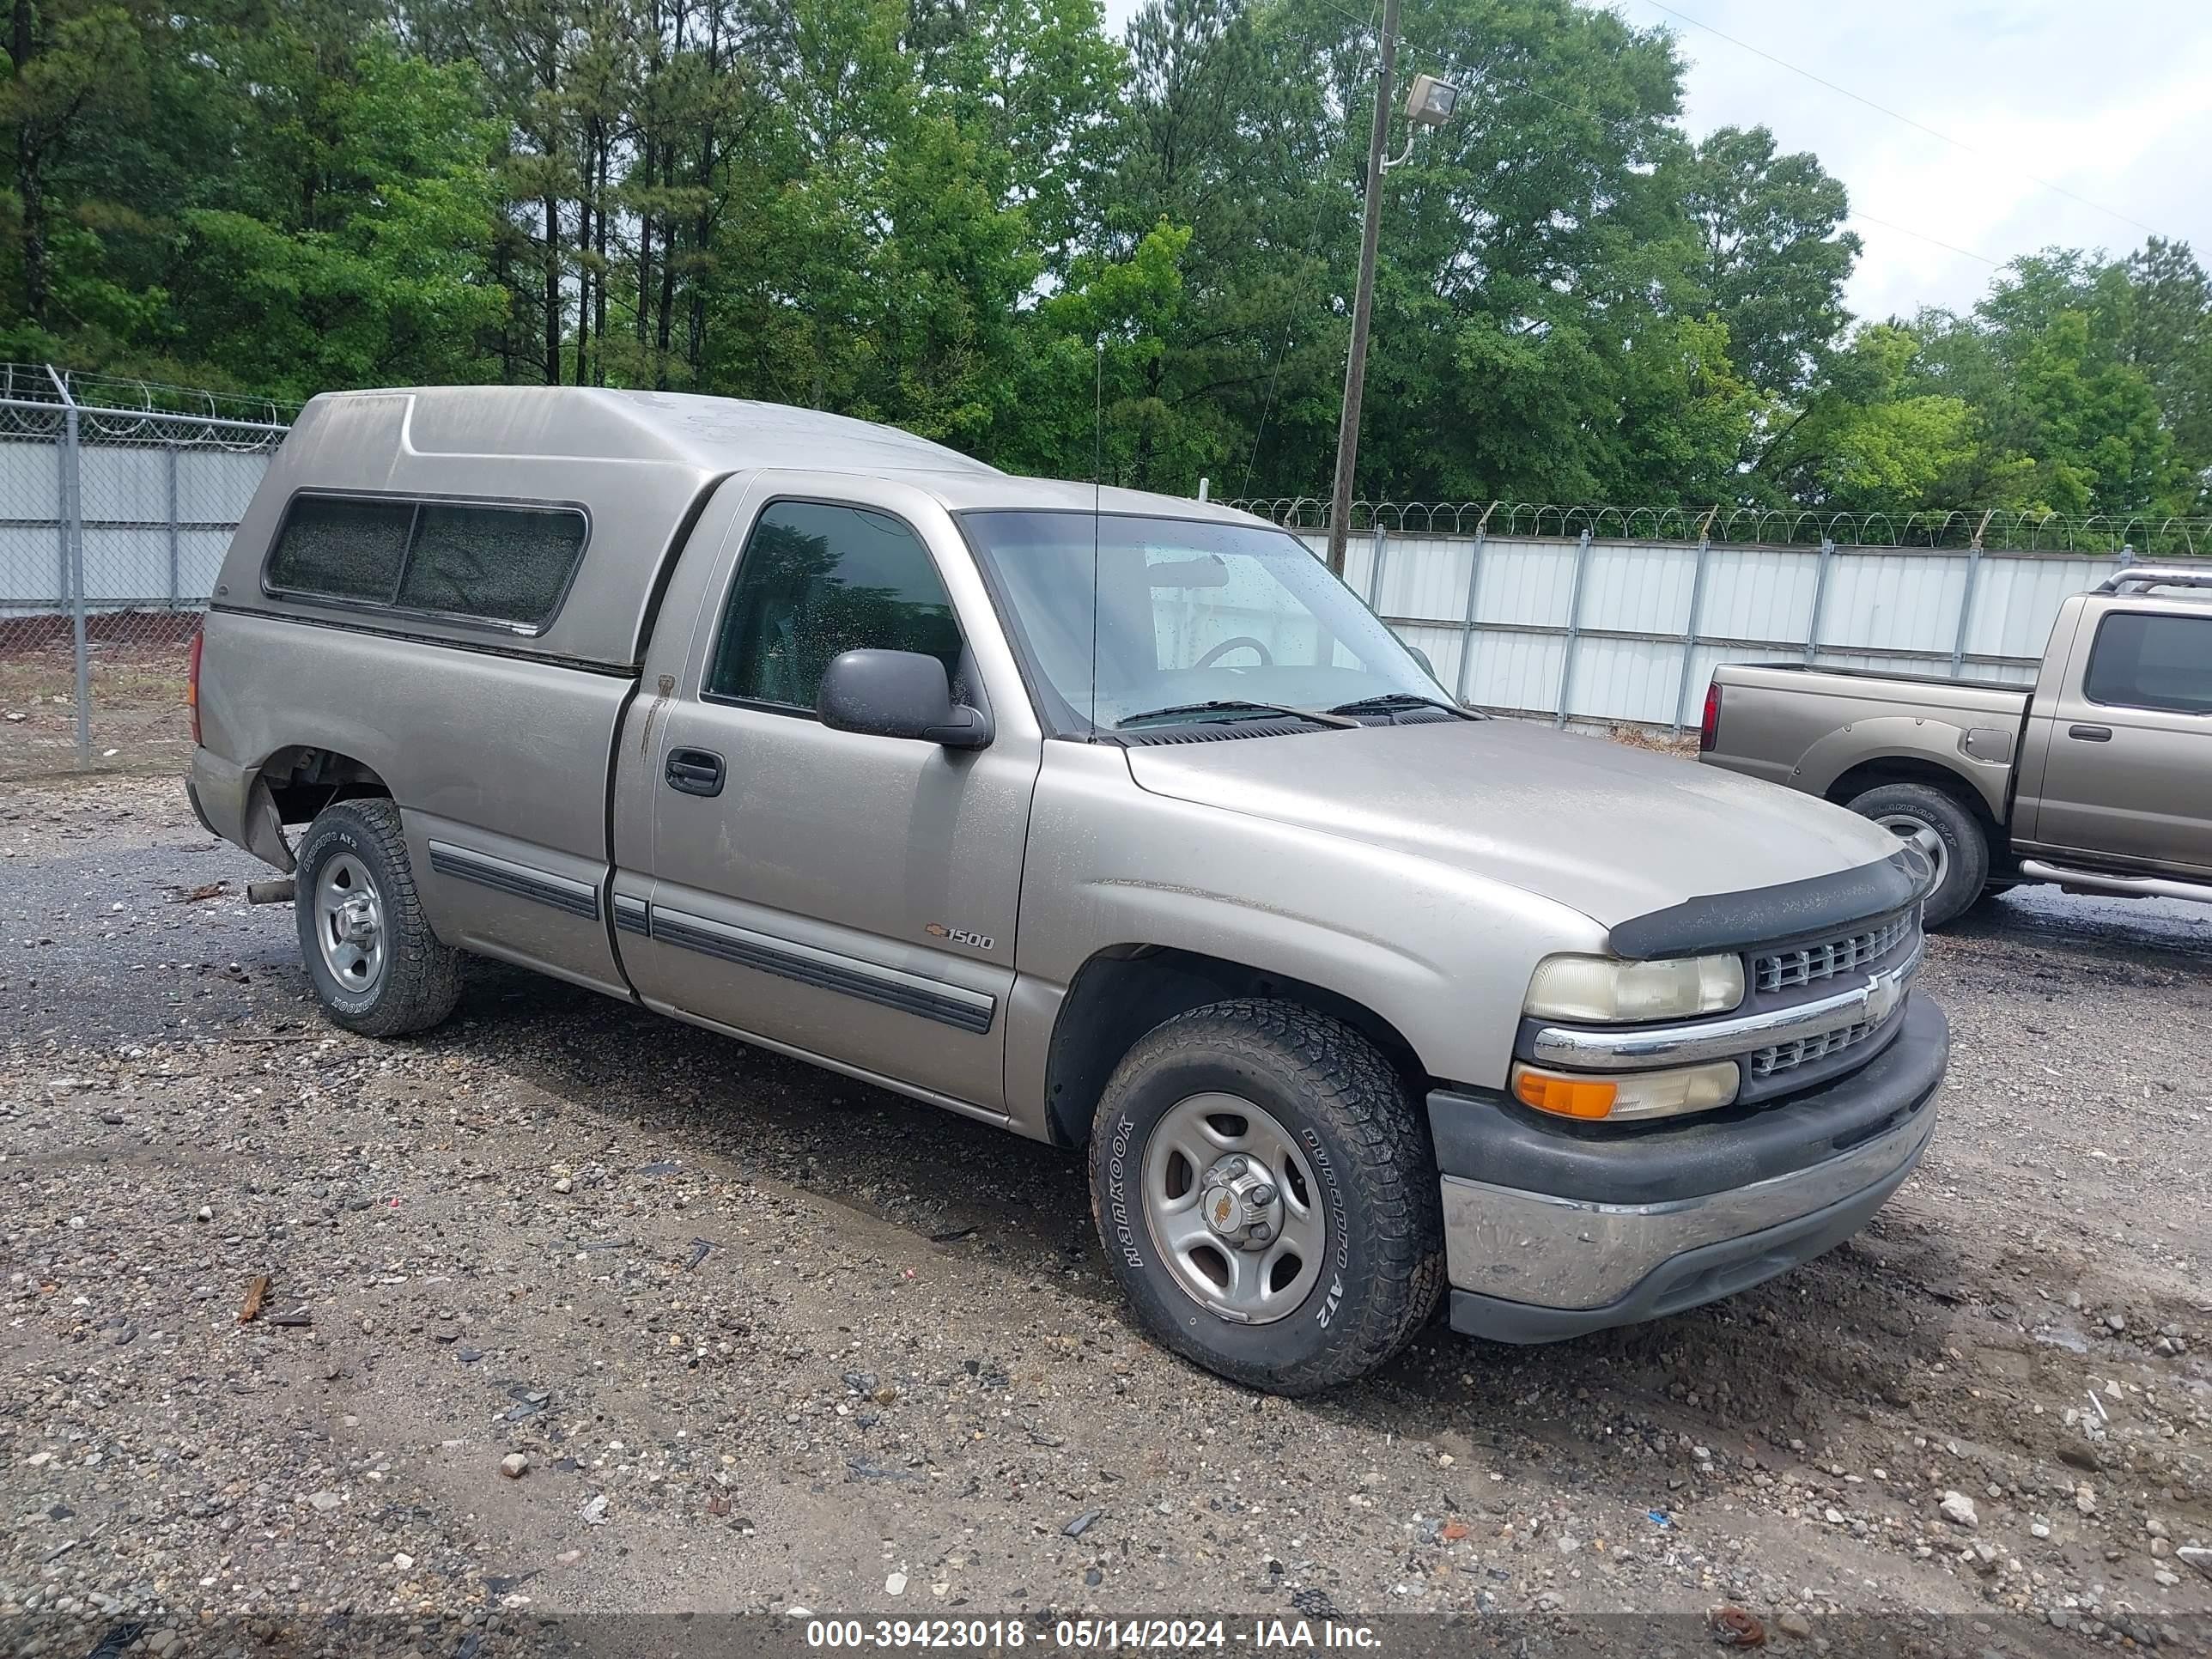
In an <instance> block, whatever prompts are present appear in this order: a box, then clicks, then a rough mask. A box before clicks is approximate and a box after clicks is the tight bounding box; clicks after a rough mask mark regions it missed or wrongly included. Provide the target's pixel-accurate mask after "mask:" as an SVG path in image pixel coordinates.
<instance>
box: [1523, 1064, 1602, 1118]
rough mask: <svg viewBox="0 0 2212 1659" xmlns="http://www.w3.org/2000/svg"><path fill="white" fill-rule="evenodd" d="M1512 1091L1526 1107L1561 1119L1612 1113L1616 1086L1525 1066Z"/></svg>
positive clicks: (1600, 1115)
mask: <svg viewBox="0 0 2212 1659" xmlns="http://www.w3.org/2000/svg"><path fill="white" fill-rule="evenodd" d="M1513 1091H1514V1093H1515V1094H1516V1095H1518V1096H1519V1097H1520V1098H1521V1103H1522V1105H1524V1106H1534V1108H1535V1109H1537V1110H1538V1111H1540V1112H1553V1113H1556V1114H1558V1115H1559V1116H1561V1117H1604V1116H1606V1115H1607V1114H1608V1113H1610V1112H1611V1111H1612V1110H1613V1097H1615V1096H1616V1095H1618V1094H1619V1093H1620V1088H1619V1086H1618V1085H1614V1084H1611V1083H1603V1082H1597V1081H1594V1080H1592V1079H1589V1078H1572V1077H1553V1076H1552V1075H1551V1074H1550V1073H1546V1072H1535V1071H1531V1070H1529V1069H1528V1067H1527V1066H1522V1067H1521V1068H1520V1069H1519V1071H1518V1072H1517V1073H1516V1075H1515V1077H1514V1079H1513Z"/></svg>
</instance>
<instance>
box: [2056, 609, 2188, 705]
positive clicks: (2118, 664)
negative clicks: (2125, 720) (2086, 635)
mask: <svg viewBox="0 0 2212 1659" xmlns="http://www.w3.org/2000/svg"><path fill="white" fill-rule="evenodd" d="M2081 691H2082V695H2083V696H2087V698H2088V699H2089V701H2090V702H2100V703H2109V704H2112V705H2114V706H2116V707H2118V708H2160V709H2165V710H2166V711H2167V712H2169V713H2172V714H2212V617H2172V616H2158V615H2154V614H2152V613H2151V612H2149V611H2115V612H2114V613H2112V615H2110V616H2107V617H2106V618H2105V620H2104V621H2103V622H2102V623H2100V624H2099V625H2098V629H2097V640H2096V643H2095V644H2094V645H2093V646H2092V647H2090V649H2089V667H2088V671H2087V673H2086V674H2084V675H2083V676H2082V682H2081Z"/></svg>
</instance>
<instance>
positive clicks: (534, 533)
mask: <svg viewBox="0 0 2212 1659" xmlns="http://www.w3.org/2000/svg"><path fill="white" fill-rule="evenodd" d="M583 548H584V517H583V514H582V513H572V512H568V511H566V510H562V509H556V508H548V507H463V506H457V505H454V504H453V503H450V502H446V501H425V502H423V503H422V514H421V517H420V518H418V519H417V520H416V526H415V548H414V551H413V552H412V553H411V554H410V555H409V556H408V560H407V574H406V577H405V579H404V580H402V581H401V583H400V584H399V603H400V604H401V605H404V606H406V607H408V608H409V609H410V610H416V611H453V612H456V613H458V614H459V615H461V616H464V617H484V618H485V619H487V620H489V621H492V622H506V623H526V624H529V625H531V626H533V627H534V626H538V625H540V624H542V623H544V622H545V621H546V619H547V618H549V617H551V616H552V614H553V611H554V609H555V607H556V606H557V605H559V604H560V603H561V595H562V592H563V591H565V590H566V589H567V587H568V574H569V572H571V571H572V570H574V568H576V556H577V555H578V554H579V553H580V552H582V551H583Z"/></svg>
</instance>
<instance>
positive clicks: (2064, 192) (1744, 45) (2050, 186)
mask: <svg viewBox="0 0 2212 1659" xmlns="http://www.w3.org/2000/svg"><path fill="white" fill-rule="evenodd" d="M1645 3H1646V4H1648V5H1649V6H1650V7H1651V9H1653V10H1655V11H1663V12H1665V13H1666V14H1667V15H1668V16H1669V17H1679V18H1680V19H1681V21H1684V22H1685V23H1687V24H1689V25H1690V27H1692V28H1700V29H1703V30H1705V33H1708V34H1712V35H1717V36H1719V38H1720V39H1722V40H1725V41H1727V42H1728V43H1729V45H1730V46H1735V47H1738V48H1740V49H1741V50H1742V51H1745V52H1749V53H1751V54H1752V56H1753V57H1754V58H1765V60H1766V61H1767V62H1768V63H1770V64H1774V65H1775V66H1776V67H1777V68H1778V69H1786V70H1789V71H1790V73H1791V74H1792V75H1798V76H1803V77H1804V78H1805V79H1806V80H1808V81H1810V82H1813V83H1814V85H1816V86H1822V87H1826V88H1827V89H1828V90H1829V91H1830V92H1833V93H1839V94H1842V95H1843V96H1844V97H1845V98H1848V99H1850V100H1851V101H1852V102H1853V103H1855V104H1863V105H1865V106H1867V107H1868V108H1869V109H1870V110H1873V111H1875V112H1876V113H1878V114H1881V115H1887V117H1889V118H1890V119H1891V120H1893V121H1902V122H1904V123H1905V125H1906V126H1908V127H1911V128H1913V129H1914V130H1916V131H1920V132H1924V133H1926V134H1927V135H1928V136H1929V137H1930V138H1940V139H1942V141H1943V143H1947V144H1949V145H1951V146H1952V147H1953V148H1954V149H1962V150H1964V151H1966V154H1967V155H1978V156H1980V157H1981V158H1982V159H1983V160H1984V161H1994V162H1996V164H1997V165H1998V166H2000V167H2006V166H2009V164H2008V163H2007V162H2006V161H2003V160H2002V158H2001V157H1998V156H1994V155H1990V153H1989V152H1988V151H1987V150H1983V149H1976V148H1975V147H1974V146H1973V145H1972V144H1970V143H1966V140H1965V139H1963V138H1954V137H1952V136H1951V135H1950V134H1949V133H1948V132H1939V131H1936V129H1935V128H1934V127H1931V126H1929V125H1928V124H1927V123H1926V122H1925V121H1916V120H1915V119H1913V118H1912V117H1911V116H1910V115H1907V114H1905V113H1904V112H1902V111H1899V110H1893V109H1892V108H1890V106H1888V105H1887V104H1877V103H1876V102H1875V100H1873V99H1871V98H1869V97H1866V96H1864V95H1863V94H1859V93H1856V92H1853V91H1852V90H1851V89H1850V88H1849V87H1845V86H1838V84H1837V83H1836V82H1833V81H1831V80H1829V79H1828V78H1827V77H1826V76H1823V75H1815V74H1814V73H1813V71H1812V70H1808V69H1800V68H1798V67H1797V65H1796V64H1793V63H1791V62H1790V61H1789V60H1788V59H1787V58H1777V57H1776V56H1775V55H1774V54H1773V53H1772V52H1768V51H1766V50H1765V48H1764V47H1760V46H1753V45H1752V44H1751V42H1750V41H1748V40H1738V39H1736V37H1735V35H1733V34H1730V33H1728V32H1727V31H1725V30H1723V29H1717V28H1715V27H1713V26H1712V25H1711V23H1707V22H1702V21H1699V19H1697V18H1695V17H1692V16H1691V15H1690V14H1689V13H1687V12H1686V11H1677V10H1676V9H1674V7H1672V6H1669V5H1664V4H1662V3H1661V0H1645ZM2011 170H2012V171H2013V172H2015V173H2018V174H2020V176H2021V178H2023V179H2028V180H2030V181H2031V182H2033V183H2034V184H2038V185H2042V186H2043V188H2044V189H2045V190H2049V191H2057V193H2058V194H2059V195H2061V196H2063V197H2068V198H2069V199H2071V200H2073V201H2076V202H2079V203H2080V204H2081V205H2082V206H2083V207H2086V208H2094V209H2095V210H2097V211H2098V212H2100V213H2103V214H2108V215H2110V216H2112V217H2113V218H2115V219H2118V220H2119V221H2121V222H2123V223H2125V224H2130V225H2133V226H2134V227H2135V228H2136V229H2137V230H2140V231H2144V232H2147V233H2148V234H2150V235H2153V236H2155V235H2157V234H2159V232H2158V230H2157V228H2156V227H2154V226H2152V225H2147V224H2145V223H2144V222H2142V220H2140V219H2138V218H2136V216H2134V215H2133V214H2130V213H2123V212H2121V211H2120V210H2118V208H2111V207H2106V205H2105V204H2103V203H2102V202H2097V201H2092V200H2091V199H2090V198H2089V197H2087V196H2084V195H2082V194H2081V192H2080V191H2073V190H2069V189H2067V188H2066V186H2065V185H2060V184H2054V183H2052V182H2051V180H2050V179H2045V178H2044V177H2043V176H2041V175H2040V174H2039V173H2030V172H2028V171H2027V168H2025V167H2012V168H2011ZM1877 222H1878V221H1877ZM1890 228H1891V229H1893V230H1895V229H1897V228H1899V227H1897V226H1895V225H1893V226H1891V227H1890ZM1905 234H1907V235H1908V236H1910V235H1916V234H1918V233H1917V232H1913V231H1907V232H1905ZM1923 240H1927V241H1934V240H1935V238H1934V237H1932V236H1931V237H1926V238H1923ZM1952 252H1954V253H1963V252H1966V250H1965V249H1963V248H1954V249H1952ZM1967 257H1968V258H1974V259H1978V258H1981V255H1979V254H1978V253H1975V254H1968V255H1967ZM1991 263H1995V262H1994V261H1992V262H1991Z"/></svg>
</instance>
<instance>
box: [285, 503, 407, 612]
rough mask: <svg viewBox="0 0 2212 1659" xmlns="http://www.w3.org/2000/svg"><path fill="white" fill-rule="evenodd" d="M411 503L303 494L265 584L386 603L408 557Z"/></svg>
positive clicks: (289, 518) (287, 520)
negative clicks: (341, 498)
mask: <svg viewBox="0 0 2212 1659" xmlns="http://www.w3.org/2000/svg"><path fill="white" fill-rule="evenodd" d="M414 521H415V504H414V503H413V502H412V501H344V500H340V499H337V498H336V497H333V496H329V495H302V496H300V497H299V498H298V499H296V500H295V501H293V503H292V510H291V511H290V512H289V513H286V514H285V515H284V528H283V531H281V532H279V533H278V535H277V538H276V550H275V551H274V552H273V553H271V554H270V556H269V586H271V587H273V588H280V589H286V590H289V591H290V592H296V593H323V594H327V595H329V596H330V597H331V598H332V599H374V600H376V601H377V602H378V603H380V604H388V603H390V601H391V599H392V591H393V590H394V589H395V588H397V587H398V586H399V567H400V565H401V564H402V563H403V562H404V561H405V559H406V557H407V533H408V530H409V527H410V526H412V524H413V523H414Z"/></svg>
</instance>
